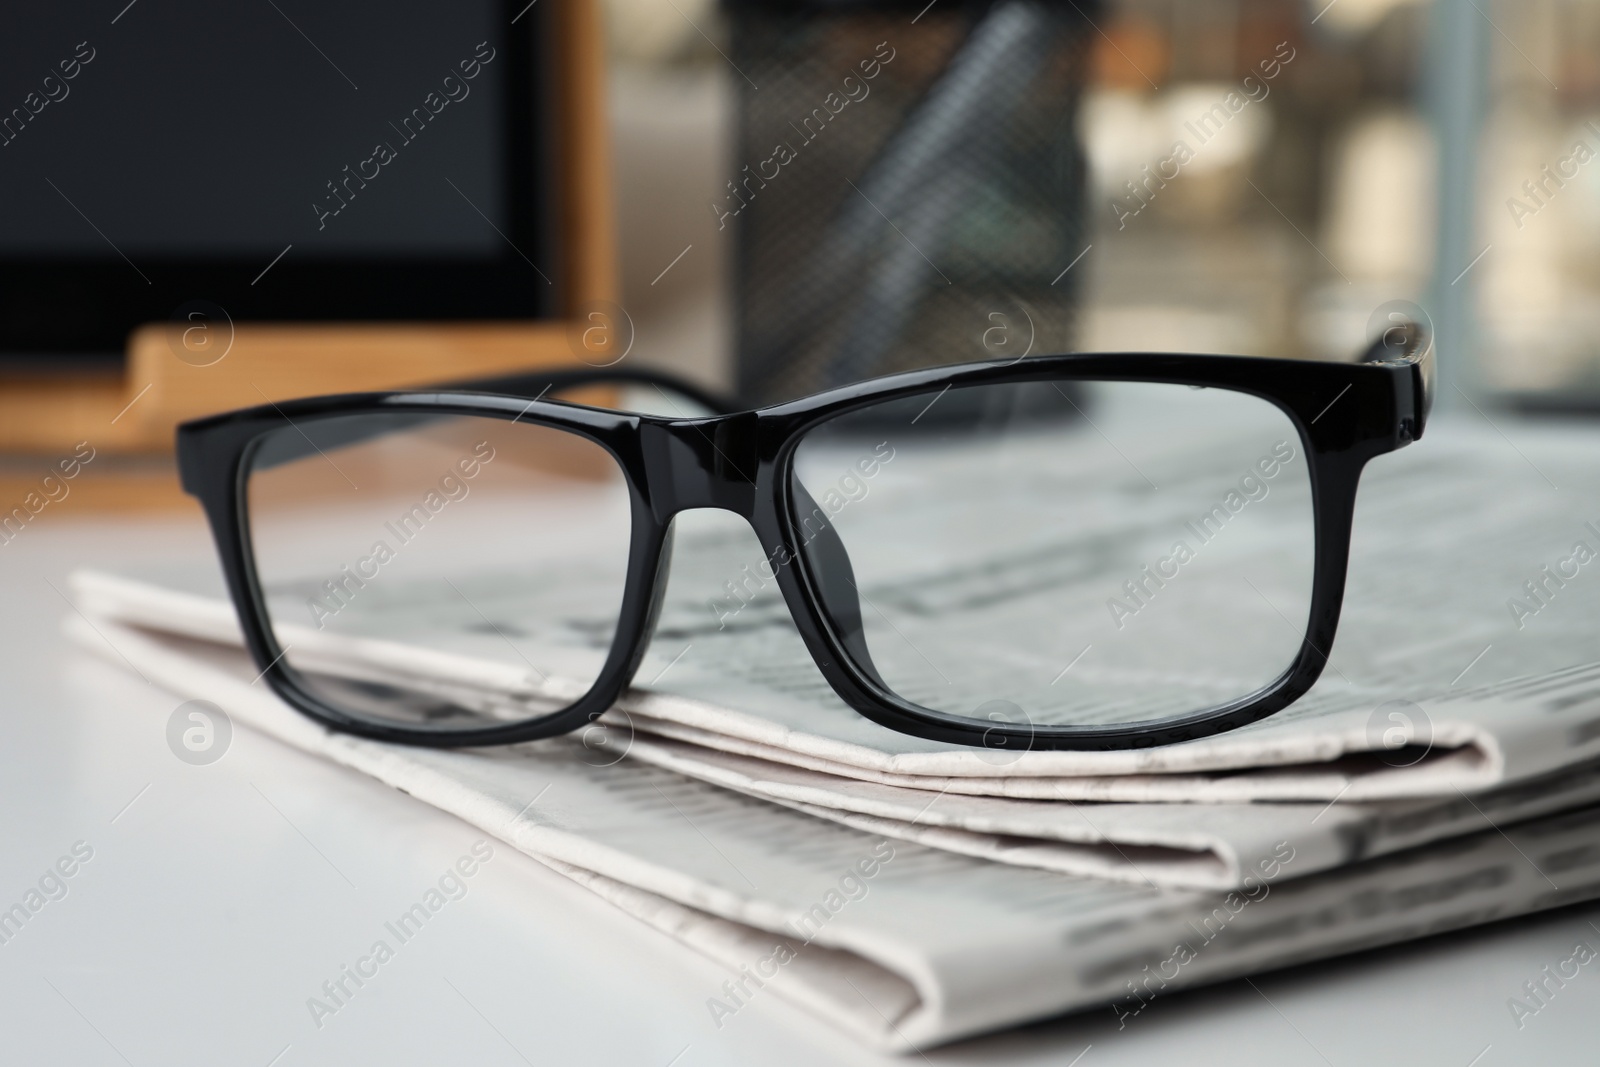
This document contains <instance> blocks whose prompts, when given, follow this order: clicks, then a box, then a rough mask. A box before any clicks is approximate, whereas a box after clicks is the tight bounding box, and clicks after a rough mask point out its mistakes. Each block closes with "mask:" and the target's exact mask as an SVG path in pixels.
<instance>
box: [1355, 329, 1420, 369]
mask: <svg viewBox="0 0 1600 1067" xmlns="http://www.w3.org/2000/svg"><path fill="white" fill-rule="evenodd" d="M1426 340H1427V332H1426V331H1425V330H1423V328H1422V327H1421V326H1420V325H1418V324H1417V323H1415V322H1412V321H1411V320H1410V319H1404V320H1402V321H1400V322H1397V323H1395V324H1394V325H1393V326H1390V327H1389V328H1388V329H1386V330H1384V331H1383V332H1382V333H1380V334H1379V335H1378V336H1377V338H1376V339H1375V340H1374V341H1373V342H1372V343H1371V344H1370V345H1368V346H1367V348H1366V351H1364V352H1362V353H1361V355H1360V357H1358V358H1357V359H1356V362H1357V363H1382V362H1385V361H1387V360H1393V359H1416V358H1418V353H1419V350H1421V349H1422V347H1423V343H1424V342H1425V341H1426Z"/></svg>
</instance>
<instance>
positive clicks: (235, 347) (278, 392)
mask: <svg viewBox="0 0 1600 1067" xmlns="http://www.w3.org/2000/svg"><path fill="white" fill-rule="evenodd" d="M547 2H550V3H553V4H554V5H555V13H554V16H553V23H554V24H553V31H554V36H555V42H554V45H555V47H553V48H552V49H551V50H550V55H551V61H552V62H553V63H555V64H557V68H558V69H556V70H555V71H554V72H553V75H554V78H553V80H554V86H553V92H554V97H555V99H556V100H558V101H560V102H561V109H560V114H559V115H558V116H557V123H558V128H557V130H556V143H557V145H558V152H557V155H558V158H559V161H560V166H561V173H560V174H558V175H557V176H556V180H557V196H558V202H559V203H560V204H561V205H562V216H561V233H560V241H559V244H560V248H561V254H562V255H563V257H564V264H563V270H562V278H563V280H564V283H565V302H566V308H565V309H564V314H565V316H567V317H569V318H570V316H573V315H575V314H576V313H577V311H578V309H580V308H583V307H586V306H593V305H595V304H611V303H613V302H614V301H615V300H616V294H617V266H616V233H615V222H614V219H613V214H612V204H611V182H610V163H611V161H610V152H609V146H608V138H607V134H606V131H607V129H608V128H609V123H608V118H607V114H606V109H605V97H604V84H605V83H604V49H603V36H602V34H603V31H602V28H601V24H600V15H599V10H598V7H597V4H596V2H595V0H547ZM168 331H169V327H168V325H167V324H165V323H157V324H151V325H148V326H144V327H141V328H140V329H138V330H136V331H135V332H134V333H133V335H132V336H131V337H130V338H129V342H128V360H127V365H126V367H125V369H124V370H122V371H121V372H117V373H107V372H101V373H90V372H83V371H67V372H61V373H59V374H51V373H45V372H38V373H31V374H13V375H11V376H8V377H0V452H3V453H6V454H7V455H6V457H5V458H4V459H0V509H3V506H7V505H8V501H10V500H11V499H12V498H13V497H20V495H22V494H25V493H26V492H28V491H29V490H30V489H32V488H35V487H36V486H37V483H38V480H39V479H38V477H36V476H35V475H34V473H33V470H32V469H33V468H34V467H37V468H38V474H39V475H42V474H44V473H47V468H48V467H49V466H50V464H51V463H53V462H54V461H55V459H56V458H58V457H63V456H68V455H71V454H72V451H73V448H74V446H75V445H76V444H77V443H78V442H80V441H88V442H89V443H90V444H91V445H92V447H93V448H94V449H95V451H96V454H97V458H96V461H95V462H94V463H91V464H90V465H89V466H87V467H85V468H84V471H83V474H82V475H81V476H80V477H79V478H78V479H77V481H76V482H75V483H74V494H75V495H76V496H79V497H80V498H82V497H88V498H90V499H91V500H100V501H102V502H104V503H106V504H108V505H110V506H116V507H120V506H138V505H141V504H144V505H159V504H163V503H166V502H169V501H170V500H172V499H173V498H175V497H176V492H177V490H176V485H175V484H173V479H172V476H171V466H170V459H168V460H166V461H164V462H163V461H161V460H159V459H158V458H157V457H160V456H163V455H168V454H170V452H171V449H172V429H173V426H174V425H175V424H176V423H178V422H180V421H182V420H184V419H188V418H193V417H195V416H198V415H204V414H209V413H212V412H216V411H225V410H228V409H230V408H237V407H248V406H250V405H252V404H260V403H264V402H266V401H268V400H281V399H285V398H288V397H295V396H308V395H314V394H317V393H337V392H357V391H361V390H366V389H393V388H404V387H407V386H414V385H422V384H426V383H429V382H437V381H445V380H451V379H461V378H469V377H473V376H475V375H480V374H482V375H487V374H495V373H500V372H505V371H510V370H516V369H521V368H528V367H537V366H544V365H552V364H570V363H574V362H577V360H578V358H579V357H580V355H583V354H584V353H582V352H581V351H579V350H576V349H575V348H574V344H575V340H574V339H575V338H577V337H579V336H581V335H582V332H583V330H582V327H576V328H575V323H574V322H572V321H568V318H564V319H563V320H560V321H547V322H537V323H521V322H518V323H489V322H484V323H376V324H358V323H349V324H344V323H315V324H253V323H240V324H236V325H235V326H234V328H233V337H232V344H231V346H230V347H228V349H227V354H226V355H225V356H223V357H222V358H221V359H219V360H217V361H216V362H215V363H212V364H210V365H209V366H195V365H193V364H192V363H190V362H185V361H184V360H182V359H179V358H178V356H177V354H176V353H175V352H174V350H173V346H172V345H171V344H169V337H168ZM218 332H219V334H220V333H221V332H222V331H221V329H220V328H218ZM219 340H220V338H219ZM603 352H604V345H603V344H600V345H596V344H590V346H589V347H588V354H589V357H588V358H590V361H591V362H597V360H595V359H594V358H593V357H594V356H595V355H600V354H602V353H603ZM599 361H600V362H603V360H599ZM120 457H130V458H129V459H127V460H126V461H122V460H120ZM132 457H141V458H137V459H135V458H132ZM108 458H109V460H110V461H109V462H106V460H107V459H108ZM118 478H120V479H122V480H123V481H124V482H125V483H127V482H128V480H129V479H132V481H133V482H134V483H138V484H140V485H143V488H142V489H137V488H133V487H132V486H131V485H130V484H123V485H120V486H112V487H105V488H103V489H102V488H99V486H100V485H101V483H102V482H104V481H105V480H106V479H118Z"/></svg>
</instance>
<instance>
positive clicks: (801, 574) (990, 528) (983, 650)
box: [178, 327, 1432, 751]
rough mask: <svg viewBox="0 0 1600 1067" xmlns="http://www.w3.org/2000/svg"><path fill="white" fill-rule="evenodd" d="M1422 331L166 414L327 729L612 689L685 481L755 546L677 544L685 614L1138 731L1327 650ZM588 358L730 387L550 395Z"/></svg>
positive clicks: (652, 608)
mask: <svg viewBox="0 0 1600 1067" xmlns="http://www.w3.org/2000/svg"><path fill="white" fill-rule="evenodd" d="M1421 342H1422V338H1421V336H1420V332H1419V331H1418V330H1417V329H1415V328H1414V327H1406V328H1403V329H1394V330H1391V331H1389V333H1388V334H1386V335H1385V338H1383V339H1381V340H1380V341H1379V342H1378V343H1377V344H1375V345H1374V346H1373V348H1372V349H1371V350H1369V351H1368V352H1367V353H1366V355H1365V356H1364V357H1363V359H1362V361H1361V362H1358V363H1350V364H1334V363H1310V362H1299V361H1294V360H1281V359H1256V358H1245V357H1233V356H1209V355H1161V354H1074V355H1055V356H1036V357H1032V358H1028V359H1026V360H1022V361H1018V362H1013V363H977V364H970V365H966V366H960V367H947V368H938V369H933V370H921V371H913V372H909V373H903V374H896V375H892V376H890V377H886V378H880V379H877V380H875V381H869V382H864V383H861V384H858V385H852V386H848V387H845V388H840V389H834V390H830V391H828V392H825V393H822V394H820V395H817V396H814V397H810V398H807V399H804V400H798V401H794V402H791V403H785V404H780V405H777V406H774V407H769V408H764V409H761V410H756V411H731V410H728V408H727V407H726V406H725V405H724V404H722V403H721V402H719V401H718V400H717V399H716V398H714V397H712V396H710V395H708V394H706V393H704V392H702V391H700V390H698V389H696V388H694V387H693V386H690V385H687V384H685V383H682V382H679V381H677V380H675V379H672V378H669V377H667V376H664V375H660V374H654V373H650V372H644V371H624V370H620V369H611V370H591V369H583V370H575V371H565V372H545V373H538V374H529V375H527V376H523V377H513V378H503V379H498V380H494V381H485V382H478V383H471V384H470V385H466V386H462V387H460V388H458V389H450V390H437V391H420V392H385V393H369V394H359V395H351V396H334V397H319V398H312V399H305V400H296V401H292V402H285V403H282V404H271V405H268V406H264V407H258V408H252V409H249V410H246V411H239V412H234V413H230V414H225V415H218V416H214V417H211V418H206V419H201V420H198V421H194V422H190V423H186V424H184V425H183V426H182V427H180V428H179V430H178V458H179V464H180V468H181V472H182V479H183V485H184V488H185V489H186V490H187V491H188V492H189V493H191V494H193V495H194V496H196V497H198V498H199V500H200V502H201V504H202V505H203V506H204V508H205V511H206V515H207V517H208V518H209V520H210V523H211V528H212V531H213V534H214V536H215V538H216V543H217V548H218V551H219V552H220V553H221V558H222V563H223V568H224V571H225V574H226V578H227V582H228V586H229V589H230V591H231V593H232V596H233V599H234V603H235V604H236V606H237V608H238V612H239V620H240V623H241V625H242V627H243V632H244V637H245V641H246V644H247V646H248V648H249V651H250V653H251V655H252V656H253V657H254V659H255V662H256V664H257V666H258V667H260V668H261V670H262V672H263V674H264V676H265V678H266V679H267V681H268V682H269V683H270V684H271V686H272V688H273V689H274V690H275V691H276V692H277V693H278V694H279V695H280V696H281V697H282V698H283V699H285V700H287V701H288V702H289V703H290V704H292V705H293V706H295V707H296V708H298V709H299V710H301V711H303V712H305V713H306V714H307V715H309V716H311V717H312V718H313V719H316V720H317V721H319V722H321V723H324V724H326V725H327V726H330V727H333V728H335V729H340V730H347V731H350V732H352V733H356V734H361V735H364V736H368V737H376V738H381V739H385V740H390V741H403V742H410V743H415V744H425V745H439V746H456V745H487V744H503V743H510V742H518V741H526V740H531V739H535V738H541V737H548V736H551V735H555V734H560V733H563V732H566V731H570V730H572V729H574V728H576V727H578V726H580V725H582V724H584V723H587V722H589V721H591V720H593V719H594V718H595V717H596V716H598V715H600V714H601V713H602V712H603V711H605V710H606V709H607V708H609V707H610V706H611V705H612V704H613V702H614V701H615V700H616V699H617V698H618V696H619V695H620V694H621V693H622V691H623V689H624V688H625V687H626V686H627V685H628V684H629V683H630V682H631V681H632V680H633V678H634V675H635V673H636V671H638V669H639V667H640V663H641V660H642V658H643V657H644V655H645V653H646V651H647V646H648V645H649V643H650V640H651V636H652V633H653V631H654V629H655V627H656V624H657V621H658V615H659V614H660V612H661V610H662V606H663V601H664V596H663V594H664V590H665V588H666V584H667V573H668V565H669V560H670V558H671V556H672V535H671V530H672V525H673V519H674V516H676V515H678V514H679V513H681V512H684V511H687V510H690V509H696V508H713V509H722V510H726V511H731V512H734V513H735V514H738V515H740V516H742V517H744V518H745V519H746V520H747V521H748V522H749V523H750V525H751V526H752V527H754V530H755V533H756V536H757V539H758V540H759V543H760V551H761V553H762V555H761V556H756V557H755V558H754V561H753V563H752V561H751V559H749V558H745V557H741V556H740V555H739V554H738V553H737V552H731V551H729V550H728V549H726V548H723V549H719V548H718V544H720V543H721V542H703V541H702V542H699V543H696V544H695V545H693V546H690V545H689V544H687V543H686V544H685V545H684V546H683V549H682V551H683V552H684V553H686V554H687V556H692V562H693V566H694V568H695V569H696V571H697V572H698V574H699V575H700V577H702V578H703V577H705V576H707V575H709V576H711V577H712V578H713V579H715V578H716V577H717V576H718V575H721V574H725V575H726V578H727V580H726V581H724V582H720V583H717V582H715V581H713V582H712V584H714V585H717V586H718V589H717V593H716V596H715V597H714V598H712V599H711V600H710V602H709V603H701V604H698V605H693V606H692V607H689V608H684V607H679V606H675V607H674V608H672V609H671V610H672V611H673V612H675V613H677V615H679V616H681V618H675V619H674V620H673V626H674V627H675V628H676V629H677V630H679V631H685V630H688V631H694V630H695V629H696V628H698V631H697V632H701V633H705V634H707V635H709V634H711V633H713V632H716V633H720V634H723V635H724V636H725V637H727V638H728V639H729V640H744V641H746V642H747V644H748V647H749V648H750V649H751V650H752V651H751V653H750V655H751V656H753V657H758V656H759V655H760V649H761V648H762V647H763V646H762V644H761V642H760V640H759V639H758V638H759V631H760V629H761V626H760V624H759V619H760V617H762V613H761V612H760V611H758V610H755V609H750V608H749V605H751V604H752V603H754V602H755V601H756V599H757V597H758V595H759V593H760V591H761V589H762V588H763V587H765V586H767V585H768V583H772V584H775V585H776V587H777V589H778V590H779V591H781V593H782V597H783V599H784V601H785V602H786V603H787V606H788V610H789V613H790V615H792V617H793V619H794V623H795V625H796V626H797V627H798V629H799V633H800V636H801V637H802V638H803V639H804V642H805V644H806V646H807V648H809V650H810V652H811V655H812V657H813V658H814V659H815V661H816V665H817V667H818V669H820V671H821V672H822V675H823V677H824V678H826V680H827V682H828V684H829V685H830V686H831V687H832V688H833V690H834V692H836V693H837V694H838V695H839V697H841V698H842V699H843V700H844V701H845V702H846V703H848V704H849V705H850V706H851V707H854V708H856V709H857V710H859V711H860V712H861V713H862V714H863V715H865V716H867V717H868V718H870V719H872V720H874V721H875V722H878V723H881V724H882V725H884V726H887V727H890V728H892V729H894V730H899V731H902V732H904V733H908V734H914V735H917V736H919V737H924V738H931V739H935V740H939V741H947V742H955V743H959V744H967V745H984V746H989V747H1004V748H1006V749H1007V750H1011V751H1014V750H1016V749H1018V748H1037V749H1115V748H1131V747H1138V746H1147V745H1161V744H1168V743H1171V742H1175V741H1183V740H1188V739H1191V738H1197V737H1203V736H1206V735H1209V734H1214V733H1217V732H1219V731H1223V730H1228V729H1232V728H1234V727H1237V726H1241V725H1243V724H1245V723H1248V722H1252V721H1254V720H1257V719H1260V718H1262V717H1264V716H1267V715H1270V714H1272V713H1273V712H1275V711H1278V710H1279V709H1281V708H1283V707H1285V706H1286V705H1288V704H1289V703H1290V702H1292V701H1293V700H1295V699H1296V698H1297V697H1299V696H1300V695H1301V694H1303V693H1304V692H1305V691H1306V690H1307V689H1308V688H1310V686H1311V684H1312V683H1313V682H1314V681H1315V680H1316V678H1317V676H1318V674H1319V673H1320V672H1321V671H1322V668H1323V665H1324V664H1325V663H1326V661H1327V656H1328V652H1329V650H1330V649H1331V647H1332V645H1333V639H1334V631H1335V628H1336V626H1337V623H1338V619H1339V609H1340V602H1341V598H1342V596H1343V590H1344V582H1345V568H1346V560H1347V556H1348V550H1349V544H1350V532H1351V520H1352V512H1353V508H1354V504H1355V496H1356V485H1357V481H1358V479H1359V476H1360V473H1361V469H1362V467H1363V465H1364V464H1365V463H1366V462H1367V461H1368V460H1369V459H1371V458H1372V457H1374V456H1376V455H1379V454H1381V453H1384V452H1389V451H1392V450H1394V449H1396V448H1399V447H1402V446H1403V445H1405V444H1407V443H1409V442H1410V441H1414V440H1416V439H1417V438H1419V437H1420V436H1421V434H1422V429H1423V425H1424V422H1425V420H1426V418H1427V413H1428V409H1429V404H1430V397H1431V391H1432V381H1431V373H1430V367H1431V363H1430V361H1429V359H1428V358H1427V357H1426V353H1425V352H1421V351H1420V349H1421V348H1422V343H1421ZM596 389H600V390H602V391H603V393H602V400H604V399H605V396H604V391H605V390H609V391H610V396H611V398H612V399H615V398H616V397H617V396H618V395H620V391H621V390H624V389H631V390H642V391H643V392H644V393H645V394H647V395H648V396H650V397H654V398H656V399H657V400H661V399H665V400H668V401H669V402H670V403H671V404H672V405H674V406H676V407H679V408H685V407H698V408H702V409H705V410H707V411H708V412H710V413H709V414H705V415H703V416H695V417H689V416H687V415H673V416H668V415H652V414H640V413H635V412H633V411H628V410H611V409H608V408H603V407H597V406H586V405H584V404H580V403H575V402H571V401H570V400H561V399H552V397H553V396H556V395H561V396H566V397H569V398H570V397H577V398H582V397H583V396H584V395H586V394H584V393H583V392H582V391H583V390H591V391H592V390H596ZM574 391H577V392H574ZM588 395H590V396H591V397H592V396H593V394H592V392H591V393H590V394H588ZM680 562H684V561H683V560H680ZM747 609H748V610H747ZM764 617H765V618H767V619H768V620H769V622H768V625H769V626H770V620H771V618H772V615H771V613H770V612H767V613H766V615H765V616H764Z"/></svg>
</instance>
